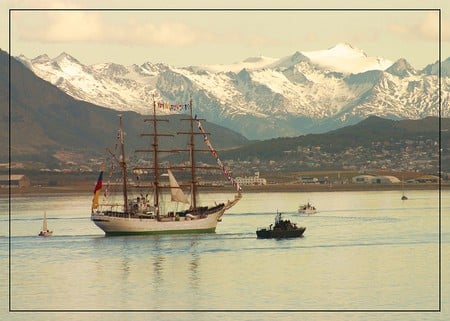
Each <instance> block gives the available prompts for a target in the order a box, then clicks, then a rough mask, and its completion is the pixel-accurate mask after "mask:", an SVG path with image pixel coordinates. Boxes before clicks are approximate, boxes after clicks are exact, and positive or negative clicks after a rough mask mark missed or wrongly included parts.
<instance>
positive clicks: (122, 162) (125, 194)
mask: <svg viewBox="0 0 450 321" xmlns="http://www.w3.org/2000/svg"><path fill="white" fill-rule="evenodd" d="M119 139H120V149H121V155H122V159H121V160H120V167H121V168H122V179H123V184H122V188H123V208H124V212H125V213H128V215H130V213H129V212H128V191H127V163H126V161H125V142H124V134H123V126H122V115H119Z"/></svg>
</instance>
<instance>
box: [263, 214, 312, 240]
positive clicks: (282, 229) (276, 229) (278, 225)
mask: <svg viewBox="0 0 450 321" xmlns="http://www.w3.org/2000/svg"><path fill="white" fill-rule="evenodd" d="M272 226H273V228H272ZM305 230H306V227H298V226H297V224H295V223H292V222H291V221H290V220H283V219H282V218H281V213H280V212H277V215H276V216H275V225H273V224H270V226H269V228H268V229H267V228H261V229H258V230H257V231H256V236H257V237H258V238H261V239H271V238H275V239H281V238H292V237H301V236H303V232H305Z"/></svg>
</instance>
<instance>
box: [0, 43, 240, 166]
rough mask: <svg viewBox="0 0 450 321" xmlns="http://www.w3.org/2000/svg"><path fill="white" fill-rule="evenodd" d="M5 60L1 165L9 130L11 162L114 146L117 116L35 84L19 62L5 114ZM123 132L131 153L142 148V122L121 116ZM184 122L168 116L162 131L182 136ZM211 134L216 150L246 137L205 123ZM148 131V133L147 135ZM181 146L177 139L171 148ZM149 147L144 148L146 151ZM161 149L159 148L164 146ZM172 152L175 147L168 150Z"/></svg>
mask: <svg viewBox="0 0 450 321" xmlns="http://www.w3.org/2000/svg"><path fill="white" fill-rule="evenodd" d="M8 59H9V57H8V54H7V53H6V52H4V51H0V128H1V131H0V142H1V145H2V148H1V149H0V162H6V161H7V159H8V148H6V146H8V137H9V133H8V127H9V124H10V125H11V127H10V128H11V136H10V137H11V159H12V161H21V160H32V161H43V162H48V161H51V160H52V158H53V156H54V155H55V153H57V152H58V151H61V150H69V151H72V152H76V153H80V154H83V155H84V156H85V157H92V156H94V155H100V154H101V153H104V152H105V148H106V147H111V145H114V142H115V137H116V132H117V127H118V117H117V114H118V112H117V111H116V110H112V109H108V108H103V107H100V106H96V105H92V104H90V103H86V102H83V101H79V100H76V99H74V98H72V97H70V96H68V95H67V94H65V93H63V92H62V91H60V90H59V89H58V88H56V87H55V86H53V85H52V84H50V83H48V82H46V81H44V80H42V79H40V78H38V77H37V76H35V75H34V74H33V73H32V72H31V71H29V70H28V69H27V68H25V67H24V66H23V65H22V64H21V63H20V62H18V61H16V60H15V59H11V84H10V85H11V109H10V113H9V108H8V102H9V98H8V86H9V79H8V71H9V61H8ZM122 114H123V119H124V130H125V132H126V140H127V146H128V148H129V149H130V150H132V149H134V148H137V147H142V146H143V144H144V142H143V141H142V139H141V138H140V134H141V133H142V132H144V131H145V127H144V126H145V124H144V122H143V119H144V117H143V116H142V115H139V114H137V113H135V112H123V113H122ZM182 117H183V116H180V115H174V116H169V117H168V118H170V119H171V120H173V121H171V122H170V123H169V124H166V123H165V122H164V125H163V126H162V127H163V128H162V129H161V131H171V132H174V131H175V132H176V131H182V128H184V127H185V126H186V122H181V121H180V120H179V119H180V118H182ZM204 127H205V128H206V129H207V130H208V131H210V132H212V133H214V135H213V136H212V138H211V139H213V141H214V146H215V147H216V148H217V149H221V148H230V147H236V146H241V145H243V144H246V143H247V142H248V141H247V139H246V138H245V137H243V136H242V135H240V134H237V133H236V132H233V131H231V130H229V129H227V128H224V127H221V126H217V125H215V124H212V123H207V122H204ZM148 130H149V129H147V131H148ZM185 143H186V139H185V137H183V138H181V137H180V138H178V139H177V140H176V141H175V143H172V144H176V145H178V146H179V145H180V144H184V145H185ZM148 146H149V143H147V147H148ZM163 147H164V146H163ZM172 147H174V146H172Z"/></svg>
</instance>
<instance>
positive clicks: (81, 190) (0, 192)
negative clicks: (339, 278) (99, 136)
mask: <svg viewBox="0 0 450 321" xmlns="http://www.w3.org/2000/svg"><path fill="white" fill-rule="evenodd" d="M93 188H94V186H93V184H92V182H89V183H85V184H77V185H67V186H40V187H37V186H33V187H25V188H12V189H11V196H22V195H49V194H50V195H53V194H80V195H81V194H86V195H91V194H92V193H93ZM402 189H403V190H404V191H405V192H407V191H410V190H438V189H439V184H406V185H404V186H402V185H401V184H331V185H330V184H269V185H253V186H242V193H243V194H245V193H270V192H274V193H278V192H284V193H288V192H344V191H401V190H402ZM448 189H450V183H443V184H441V190H448ZM205 190H208V191H217V189H205ZM220 191H221V192H229V193H233V192H235V190H234V189H233V188H232V187H230V186H226V187H224V188H222V189H220ZM8 195H9V189H8V188H0V197H3V196H8Z"/></svg>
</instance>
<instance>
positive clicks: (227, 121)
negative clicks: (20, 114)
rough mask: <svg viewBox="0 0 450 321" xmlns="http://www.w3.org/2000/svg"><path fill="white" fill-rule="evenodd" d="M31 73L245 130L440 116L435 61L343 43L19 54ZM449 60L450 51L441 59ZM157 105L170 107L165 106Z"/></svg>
mask: <svg viewBox="0 0 450 321" xmlns="http://www.w3.org/2000/svg"><path fill="white" fill-rule="evenodd" d="M18 59H19V60H20V61H22V62H23V63H24V64H25V65H26V66H27V67H28V68H30V69H31V70H32V71H33V72H34V73H35V74H36V75H37V76H39V77H41V78H43V79H45V80H47V81H49V82H51V83H52V84H54V85H56V86H57V87H59V88H60V89H61V90H63V91H65V92H66V93H68V94H69V95H71V96H73V97H75V98H76V99H80V100H85V101H88V102H91V103H94V104H97V105H101V106H106V107H110V108H113V109H118V110H134V111H136V112H139V113H143V114H146V113H150V112H151V110H152V109H151V108H152V106H153V99H155V100H156V101H162V102H167V103H170V104H184V103H187V102H188V101H189V99H190V97H192V100H193V103H194V106H195V108H196V113H198V114H199V115H201V116H202V117H203V116H204V117H206V118H207V119H208V120H210V121H212V122H215V123H218V124H221V125H223V126H226V127H229V128H231V129H233V130H236V131H238V132H240V133H242V134H243V135H245V136H246V137H248V138H250V139H263V138H270V137H278V136H293V135H300V134H305V133H310V132H322V131H327V130H331V129H335V128H338V127H342V126H345V125H349V124H354V123H356V122H357V121H359V120H361V119H364V118H366V117H367V116H369V115H376V116H381V117H389V118H394V119H402V118H412V119H418V118H423V117H426V116H437V115H439V92H438V88H439V83H438V78H437V68H436V66H435V65H429V66H427V67H426V68H425V69H424V70H422V71H419V70H414V68H413V67H412V66H411V65H410V64H409V63H408V62H407V61H406V60H405V59H399V60H398V61H397V62H395V63H392V62H390V61H388V60H385V59H383V58H379V57H369V56H367V55H366V54H365V53H364V52H363V51H361V50H359V49H356V48H353V47H352V46H350V45H348V44H338V45H337V46H335V47H333V48H330V49H327V50H320V51H311V52H295V53H294V54H292V55H289V56H286V57H282V58H269V57H262V56H260V57H251V58H248V59H246V60H244V61H242V62H239V63H234V64H231V65H208V66H187V67H172V66H169V65H166V64H153V63H150V62H147V63H145V64H142V65H140V66H138V65H131V66H122V65H119V64H115V63H103V64H97V65H91V66H88V65H83V64H82V63H80V62H79V61H78V60H76V59H75V58H73V57H71V56H70V55H69V54H67V53H62V54H61V55H59V56H58V57H56V58H54V59H51V58H50V57H48V56H47V55H41V56H39V57H36V58H34V59H28V58H26V57H24V56H20V57H18ZM447 60H448V59H447ZM448 66H449V63H447V64H445V62H443V64H442V76H443V78H442V79H443V81H442V95H441V98H442V116H445V117H448V116H449V115H450V113H449V93H450V80H449V78H448V74H449V73H448V70H447V69H449V68H448ZM160 112H161V113H167V112H170V111H167V110H165V109H161V110H160Z"/></svg>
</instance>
